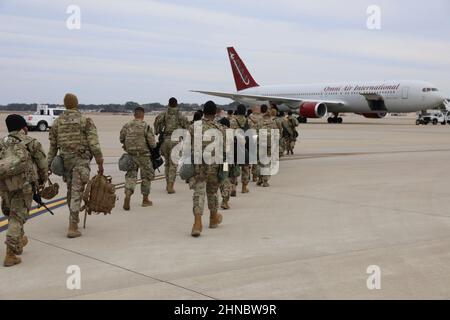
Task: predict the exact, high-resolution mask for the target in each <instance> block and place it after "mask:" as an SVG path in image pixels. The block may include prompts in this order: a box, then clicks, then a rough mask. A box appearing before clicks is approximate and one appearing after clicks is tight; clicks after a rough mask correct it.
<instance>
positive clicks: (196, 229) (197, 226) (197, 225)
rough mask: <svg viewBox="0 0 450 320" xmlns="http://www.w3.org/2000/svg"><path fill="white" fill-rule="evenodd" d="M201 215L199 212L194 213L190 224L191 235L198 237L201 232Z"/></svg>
mask: <svg viewBox="0 0 450 320" xmlns="http://www.w3.org/2000/svg"><path fill="white" fill-rule="evenodd" d="M202 230H203V226H202V215H201V214H200V213H195V214H194V225H193V226H192V231H191V236H193V237H199V236H200V234H201V233H202Z"/></svg>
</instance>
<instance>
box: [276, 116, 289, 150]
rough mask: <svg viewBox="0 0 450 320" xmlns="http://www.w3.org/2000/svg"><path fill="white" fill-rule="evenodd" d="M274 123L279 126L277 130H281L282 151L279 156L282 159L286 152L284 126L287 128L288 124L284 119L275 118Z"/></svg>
mask: <svg viewBox="0 0 450 320" xmlns="http://www.w3.org/2000/svg"><path fill="white" fill-rule="evenodd" d="M274 122H275V124H276V126H277V129H278V130H280V150H279V151H280V152H279V155H280V158H281V157H282V156H284V152H285V150H286V139H285V137H283V126H286V125H287V123H286V121H285V119H284V117H275V118H274Z"/></svg>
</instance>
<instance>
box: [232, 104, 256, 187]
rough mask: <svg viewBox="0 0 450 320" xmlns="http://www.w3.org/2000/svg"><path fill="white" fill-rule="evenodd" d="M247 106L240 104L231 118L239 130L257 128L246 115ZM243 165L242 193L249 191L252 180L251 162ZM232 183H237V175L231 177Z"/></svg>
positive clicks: (233, 124)
mask: <svg viewBox="0 0 450 320" xmlns="http://www.w3.org/2000/svg"><path fill="white" fill-rule="evenodd" d="M245 113H246V108H245V106H244V105H242V104H240V105H239V106H238V107H237V110H236V115H235V116H234V117H233V119H232V120H231V129H234V130H237V129H241V130H243V131H244V133H245V131H247V130H249V129H257V125H255V124H254V122H253V121H251V120H250V119H248V118H246V117H245ZM240 167H241V182H242V190H241V192H242V193H249V192H250V191H249V190H248V183H249V181H250V165H249V164H240ZM231 183H232V184H233V185H235V186H236V185H237V177H232V178H231Z"/></svg>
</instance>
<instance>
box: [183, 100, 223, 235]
mask: <svg viewBox="0 0 450 320" xmlns="http://www.w3.org/2000/svg"><path fill="white" fill-rule="evenodd" d="M216 110H217V107H216V104H215V103H214V102H212V101H208V102H206V103H205V105H204V108H203V113H204V117H203V119H202V120H201V121H197V122H196V123H194V127H195V126H197V125H199V126H201V131H202V134H204V133H205V131H207V130H209V129H216V130H220V131H221V134H222V135H223V137H225V128H224V127H223V126H222V125H220V124H219V123H217V122H216V121H215V120H214V117H215V115H216ZM191 136H192V143H193V144H194V139H199V138H201V137H195V136H194V128H191ZM210 143H211V142H210V141H203V139H202V151H201V152H202V154H201V155H196V154H195V153H194V157H196V156H201V159H202V164H195V176H194V177H193V179H194V183H193V189H194V196H193V213H194V219H195V220H194V225H193V227H192V232H191V235H192V236H193V237H198V236H200V234H201V232H202V228H203V227H202V215H203V210H204V205H205V194H206V197H207V199H208V208H209V211H210V219H209V227H210V228H212V229H214V228H217V227H218V226H219V224H220V223H221V222H222V215H221V214H220V213H218V212H217V211H218V207H219V201H218V198H217V191H218V189H219V185H220V181H219V170H220V167H221V165H220V164H217V163H213V164H206V163H205V160H204V159H203V151H204V150H205V148H206V146H208V145H209V144H210Z"/></svg>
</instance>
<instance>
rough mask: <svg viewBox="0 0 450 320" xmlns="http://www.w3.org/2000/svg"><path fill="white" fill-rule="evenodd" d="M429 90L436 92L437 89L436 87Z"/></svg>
mask: <svg viewBox="0 0 450 320" xmlns="http://www.w3.org/2000/svg"><path fill="white" fill-rule="evenodd" d="M431 91H434V92H437V91H439V90H438V89H437V88H432V89H431Z"/></svg>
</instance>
